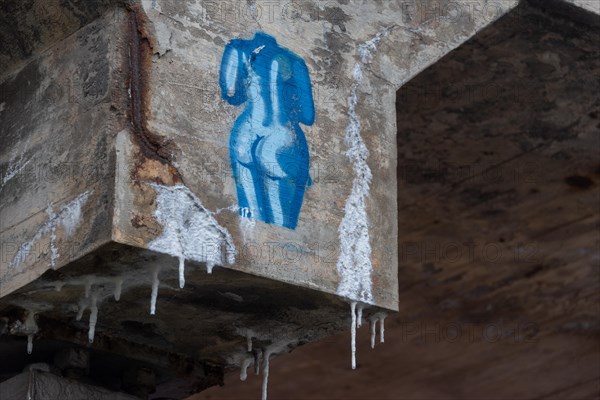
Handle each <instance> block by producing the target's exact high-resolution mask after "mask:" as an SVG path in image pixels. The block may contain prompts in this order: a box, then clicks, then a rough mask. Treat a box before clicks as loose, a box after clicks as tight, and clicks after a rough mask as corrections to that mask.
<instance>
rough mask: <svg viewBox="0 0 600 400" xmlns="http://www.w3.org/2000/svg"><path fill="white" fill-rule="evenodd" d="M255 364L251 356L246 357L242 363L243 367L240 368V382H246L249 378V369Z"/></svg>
mask: <svg viewBox="0 0 600 400" xmlns="http://www.w3.org/2000/svg"><path fill="white" fill-rule="evenodd" d="M253 363H254V357H252V356H251V355H248V356H246V358H244V361H242V366H241V367H240V380H241V381H245V380H246V378H248V367H249V366H250V365H252V364H253Z"/></svg>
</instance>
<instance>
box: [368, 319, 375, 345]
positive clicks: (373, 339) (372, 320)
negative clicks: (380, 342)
mask: <svg viewBox="0 0 600 400" xmlns="http://www.w3.org/2000/svg"><path fill="white" fill-rule="evenodd" d="M369 321H370V323H371V348H372V349H374V348H375V336H376V333H377V332H376V331H377V317H376V316H372V317H371V318H369Z"/></svg>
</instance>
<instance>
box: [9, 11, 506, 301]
mask: <svg viewBox="0 0 600 400" xmlns="http://www.w3.org/2000/svg"><path fill="white" fill-rule="evenodd" d="M515 3H516V2H515V1H502V2H497V3H494V5H493V7H492V5H490V4H488V3H486V2H481V3H478V4H474V3H472V2H458V3H453V4H447V3H438V2H407V3H395V2H383V3H376V2H348V1H340V2H336V3H331V2H319V1H314V2H313V1H310V2H302V3H297V4H296V3H294V4H291V3H290V4H286V3H284V2H264V4H263V3H261V2H247V3H240V2H237V1H231V2H218V3H216V2H208V1H200V0H198V1H195V2H188V3H185V4H184V3H179V2H168V1H164V2H161V1H142V2H141V3H139V4H138V3H126V4H125V5H126V7H120V5H121V4H123V3H118V2H117V3H110V2H104V3H102V7H99V9H100V10H104V11H103V14H102V15H103V16H102V17H101V18H100V19H97V20H95V21H94V22H89V20H92V21H93V18H94V17H95V14H94V13H93V12H90V11H89V10H87V11H86V10H78V12H74V11H73V10H67V11H64V10H62V11H61V12H63V13H64V14H65V15H66V17H65V18H64V20H65V21H67V22H69V21H70V22H69V23H67V22H65V24H62V25H60V24H59V25H58V28H56V29H57V32H54V33H52V34H51V33H45V32H46V30H51V29H52V28H51V27H50V25H51V24H42V25H40V27H38V28H36V29H38V30H40V32H41V33H40V32H37V31H34V32H33V33H32V34H30V35H29V36H27V34H25V33H22V34H20V36H19V35H17V39H20V40H21V41H25V42H27V43H28V44H29V48H28V50H27V51H25V50H23V49H21V50H22V51H21V50H19V51H18V49H12V48H8V49H7V51H6V52H5V53H6V54H5V59H10V60H11V61H10V62H9V61H5V64H6V65H12V68H13V69H14V70H15V71H14V72H10V71H9V74H8V75H6V76H5V77H4V79H3V87H4V89H3V93H4V95H5V96H8V97H9V99H7V101H3V112H2V116H3V118H4V119H5V120H6V121H7V123H5V124H3V127H4V129H5V130H6V133H5V134H4V136H5V137H7V138H9V137H12V138H13V139H11V140H12V142H9V146H7V147H5V148H4V152H3V164H4V165H5V174H4V178H6V179H5V182H4V184H3V189H2V190H3V199H6V201H3V207H2V212H3V216H4V215H6V217H4V218H3V229H2V235H3V238H2V241H3V244H4V252H3V254H4V257H3V260H2V279H3V284H2V289H1V290H2V293H3V294H6V293H9V292H11V291H13V290H14V289H16V288H18V287H20V286H22V285H23V284H24V283H27V282H30V281H31V280H32V279H35V277H37V276H39V275H40V274H41V273H43V272H44V271H45V270H47V269H48V268H53V267H60V266H62V265H65V264H66V263H68V261H69V260H71V259H75V258H77V257H78V256H80V255H82V254H84V253H87V252H89V251H91V250H92V249H93V248H95V247H97V246H99V245H100V244H103V243H106V242H108V241H111V240H112V241H116V242H120V243H124V244H129V245H134V246H137V247H146V248H151V249H154V250H158V251H163V252H166V253H169V254H171V255H174V256H177V257H179V258H183V259H186V258H187V259H191V260H195V261H199V262H208V263H209V264H211V266H212V264H216V265H223V266H227V267H230V268H233V269H237V270H240V271H244V272H250V273H253V274H256V275H259V276H264V277H268V278H273V279H276V280H281V281H284V282H291V283H294V284H298V285H301V286H305V287H309V288H311V289H317V290H321V291H324V292H327V293H332V294H338V295H340V296H342V297H344V298H347V299H350V300H358V301H362V302H364V303H371V304H376V305H379V306H382V307H385V308H388V309H396V308H397V280H396V270H397V251H396V245H395V243H396V237H397V227H396V223H395V221H396V218H395V215H396V201H395V198H396V190H395V159H396V151H395V145H394V138H395V120H394V99H395V91H396V89H397V88H398V87H399V86H400V85H401V84H402V83H403V82H405V81H406V80H408V79H409V78H410V77H411V76H413V75H414V74H415V73H417V72H418V71H420V70H422V69H423V68H425V67H426V66H427V65H429V64H431V63H432V62H434V61H435V60H436V59H438V58H439V57H441V56H442V55H443V54H445V53H446V52H448V51H449V50H450V49H452V48H454V47H456V46H457V45H458V44H460V43H461V42H463V41H464V40H466V39H467V38H468V37H470V36H471V35H473V34H474V33H475V32H476V31H477V30H479V29H481V28H482V27H483V26H485V25H487V24H489V23H491V22H492V21H494V20H495V19H496V18H498V17H500V16H501V15H502V14H504V13H506V12H507V11H508V10H510V9H511V8H512V7H513V6H514V5H515ZM14 7H16V6H14ZM14 7H13V8H14ZM58 9H59V10H60V8H58ZM16 10H17V11H15V13H16V15H17V16H19V15H22V14H23V13H24V12H25V11H23V10H21V9H19V8H16ZM106 10H108V11H106ZM36 13H38V14H39V10H38V9H37V8H35V7H34V8H33V9H32V10H30V14H26V17H22V18H25V19H27V18H30V19H31V18H34V19H35V18H36V16H37V15H38V14H36ZM72 14H76V15H80V16H81V18H79V19H73V18H72V16H71V15H72ZM86 18H87V19H86ZM88 22H89V23H88ZM85 23H88V25H86V26H85V27H84V28H82V29H81V30H80V31H78V32H77V33H76V34H70V36H66V37H65V38H64V39H60V41H58V42H54V44H53V46H54V47H48V46H49V44H48V43H51V42H52V41H53V40H54V39H56V37H60V36H61V35H62V36H65V35H68V34H69V33H70V32H71V30H73V29H76V28H77V27H78V26H79V25H78V24H85ZM100 27H102V28H100ZM59 28H60V29H59ZM32 29H33V28H32ZM256 32H264V33H266V34H269V35H271V36H273V37H274V38H275V39H276V40H277V41H278V43H279V45H280V46H281V47H282V48H286V49H288V50H290V51H291V52H293V53H295V54H296V55H297V56H298V57H299V58H301V59H302V60H304V62H305V63H306V65H307V68H308V73H309V76H310V81H311V83H312V87H311V91H312V95H313V97H314V101H315V110H316V118H315V123H314V124H313V125H312V126H304V127H303V129H304V131H305V135H306V138H307V142H308V148H309V153H310V162H311V164H310V171H311V176H312V179H313V183H314V184H313V186H312V187H310V188H308V189H307V191H306V194H305V197H304V202H303V205H302V210H301V213H300V218H299V222H298V226H297V227H296V228H295V229H287V228H282V227H278V226H276V224H265V223H262V222H260V221H258V222H256V223H254V221H248V220H247V219H246V220H245V219H244V218H242V217H241V216H240V212H239V210H235V207H236V206H235V205H236V204H237V199H236V193H235V185H234V179H233V178H232V176H231V173H232V171H231V169H230V168H231V167H230V160H229V151H230V148H229V139H228V137H229V131H230V129H231V127H232V125H233V124H234V122H235V120H236V118H237V116H238V115H239V112H240V111H239V110H238V109H237V108H236V107H233V106H231V105H229V104H227V103H226V102H225V101H223V100H222V98H221V93H220V90H219V88H218V84H219V73H218V72H219V64H220V62H221V56H222V54H223V51H224V47H225V46H226V44H227V43H228V42H229V41H230V40H232V39H235V38H244V39H249V38H251V37H253V36H254V35H255V33H256ZM27 39H29V41H27ZM73 50H75V51H73ZM27 57H29V58H27ZM24 59H26V60H28V61H27V62H25V64H24V65H26V66H25V67H22V68H21V69H19V68H20V67H19V66H20V65H23V60H24ZM29 60H31V61H29ZM38 63H40V64H41V66H40V67H38ZM40 68H41V70H40ZM44 68H45V69H44ZM29 71H32V72H29ZM45 71H47V72H45ZM32 73H33V74H36V73H37V75H31V76H28V75H27V74H32ZM53 74H60V76H56V77H54V76H53ZM26 80H27V81H28V82H29V85H31V89H32V90H31V92H32V94H33V93H35V95H39V94H40V93H42V94H43V95H42V101H41V102H37V100H35V101H34V100H32V99H29V98H27V99H23V96H22V94H21V93H20V92H19V94H18V95H15V94H12V95H11V94H10V93H12V92H15V91H16V92H18V90H16V88H19V89H22V86H23V82H25V81H26ZM11 84H12V85H13V86H12V87H11ZM15 85H16V86H15ZM47 88H49V89H48V90H46V89H47ZM53 88H54V89H53ZM53 90H54V91H53ZM50 95H52V96H55V97H56V99H55V100H53V101H48V100H46V98H47V97H48V96H50ZM14 98H20V99H22V104H21V103H19V104H15V105H13V104H12V103H11V101H14ZM28 108H29V109H31V111H30V112H29V113H27V114H25V113H19V110H27V109H28ZM38 114H40V115H42V116H43V118H42V117H40V118H39V119H36V118H35V116H36V115H38ZM30 116H34V118H29V117H30ZM15 118H17V120H15ZM23 130H26V131H28V132H31V134H32V137H34V139H35V143H36V144H37V145H38V146H39V147H31V148H30V147H28V146H30V142H28V139H27V136H26V135H21V134H19V133H18V132H20V131H23ZM119 132H120V133H119ZM117 136H118V137H119V139H117ZM44 140H48V141H50V140H51V146H47V145H46V146H44V145H42V143H43V141H44ZM116 140H118V144H116V145H115V143H116V142H115V141H116ZM32 143H33V142H32ZM74 144H76V145H74ZM42 148H43V151H42ZM348 151H350V154H352V152H354V156H351V157H354V158H349V157H348V154H347V152H348ZM117 160H118V161H117ZM71 163H76V165H75V166H74V167H73V168H75V169H76V171H75V172H72V171H70V170H68V167H69V166H70V165H71ZM32 165H35V166H36V168H38V169H39V168H41V169H42V170H43V171H45V172H46V171H53V168H59V169H60V170H61V173H64V172H65V170H67V171H68V172H69V173H71V174H72V175H73V177H72V179H64V178H63V177H61V179H60V181H58V180H57V181H53V182H41V183H40V182H39V177H35V178H34V180H36V182H35V183H34V184H33V185H31V186H27V185H24V184H23V183H22V182H23V181H21V183H19V180H18V179H19V178H21V176H22V175H23V176H24V175H27V174H22V172H24V171H26V167H28V166H32ZM57 166H58V167H57ZM81 171H84V172H83V173H82V172H81ZM90 171H91V173H92V175H91V176H90ZM369 174H372V176H373V178H372V180H371V181H369V177H368V176H369ZM113 175H116V176H115V177H114V178H113ZM95 182H97V183H98V185H99V186H98V187H94V183H95ZM113 182H116V190H114V189H113V184H114V183H113ZM151 184H158V185H162V186H164V187H167V188H169V187H171V189H164V188H163V189H160V188H159V187H158V186H152V185H151ZM173 185H177V186H179V188H178V189H172V187H173ZM353 188H354V189H353ZM160 190H163V191H164V190H167V192H169V190H171V191H172V190H175V191H178V192H181V193H179V194H175V193H164V194H163V197H162V198H163V199H164V201H167V202H168V201H173V200H174V198H175V197H173V196H178V195H181V194H182V193H183V192H185V193H183V194H184V195H185V196H188V198H189V196H191V197H192V198H193V199H192V201H191V203H190V204H191V207H192V210H188V211H190V212H192V213H196V214H197V215H201V216H203V217H202V218H204V220H205V221H208V223H209V225H210V227H211V228H210V229H212V231H213V233H212V234H211V235H212V236H211V235H209V236H210V238H211V240H210V241H209V242H208V243H206V244H204V245H201V246H200V247H202V246H204V247H205V250H197V249H196V250H192V249H191V247H194V245H193V244H192V242H193V241H192V240H188V242H189V243H188V244H184V245H183V247H184V248H182V249H179V250H173V249H174V248H175V247H177V246H173V243H171V242H169V240H171V241H173V240H175V242H179V244H181V238H180V237H173V235H172V234H170V233H169V229H167V227H165V220H162V221H161V220H160V218H157V215H158V214H157V213H160V212H161V211H160V210H158V206H159V205H160V203H161V200H160V199H161V197H160V193H159V191H160ZM353 190H355V193H353V192H352V191H353ZM81 196H83V197H81ZM24 198H25V199H28V200H26V201H27V202H28V203H29V202H30V203H31V204H30V205H27V206H26V204H28V203H23V200H22V199H24ZM113 198H114V204H113ZM16 199H19V201H18V202H17V200H16ZM164 201H163V203H164ZM48 204H51V206H50V207H48ZM69 205H70V206H71V207H69ZM79 208H81V213H79ZM198 209H202V210H201V212H197V210H198ZM113 210H114V218H113V217H112V215H113ZM169 212H173V210H171V211H169ZM73 215H77V216H81V218H80V219H79V220H77V221H75V222H73V221H71V219H72V218H71V217H72V216H73ZM65 218H67V219H69V221H71V222H72V223H73V224H74V225H75V226H67V225H66V224H65V221H63V220H62V219H65ZM202 218H200V219H202ZM248 223H249V224H248ZM248 225H252V226H251V227H248ZM175 230H176V231H179V232H183V233H184V235H183V236H185V237H188V238H190V237H192V236H194V235H195V234H196V233H198V232H195V233H194V232H192V231H186V230H185V228H183V227H181V226H179V227H177V229H175ZM74 231H76V233H77V234H76V237H77V241H74V240H73V235H74ZM109 232H110V233H109ZM205 233H206V232H205ZM175 236H177V235H175ZM196 239H199V240H201V238H199V237H196ZM157 243H158V244H157ZM161 243H162V244H161ZM161 246H162V247H161ZM186 246H188V247H190V246H191V247H190V248H185V247H186ZM215 249H216V250H215ZM208 252H216V253H217V254H216V255H215V254H212V255H209V254H208ZM220 253H222V254H220ZM67 254H70V256H66V255H67ZM25 255H27V257H25ZM173 264H174V265H176V264H177V262H176V261H173Z"/></svg>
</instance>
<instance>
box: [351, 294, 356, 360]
mask: <svg viewBox="0 0 600 400" xmlns="http://www.w3.org/2000/svg"><path fill="white" fill-rule="evenodd" d="M350 314H351V316H352V326H351V328H350V329H351V330H350V332H351V347H352V369H356V302H355V301H353V302H352V303H350Z"/></svg>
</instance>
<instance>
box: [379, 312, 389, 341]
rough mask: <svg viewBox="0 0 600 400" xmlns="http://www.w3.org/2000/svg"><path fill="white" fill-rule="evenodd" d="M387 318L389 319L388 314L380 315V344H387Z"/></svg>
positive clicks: (382, 313)
mask: <svg viewBox="0 0 600 400" xmlns="http://www.w3.org/2000/svg"><path fill="white" fill-rule="evenodd" d="M385 317H387V314H386V313H384V312H381V313H379V343H384V342H385V336H384V335H385Z"/></svg>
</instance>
